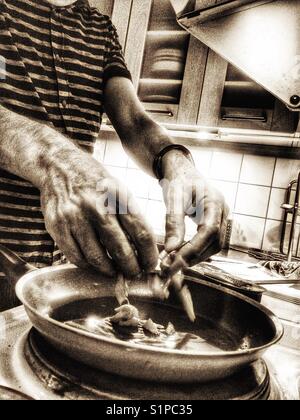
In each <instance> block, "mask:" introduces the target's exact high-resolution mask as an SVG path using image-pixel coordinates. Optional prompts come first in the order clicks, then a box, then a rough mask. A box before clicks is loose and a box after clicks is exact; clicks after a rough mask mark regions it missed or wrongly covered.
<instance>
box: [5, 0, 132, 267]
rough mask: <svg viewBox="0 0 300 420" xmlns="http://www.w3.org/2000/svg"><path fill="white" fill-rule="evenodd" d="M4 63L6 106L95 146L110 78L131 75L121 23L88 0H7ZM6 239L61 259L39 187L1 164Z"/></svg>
mask: <svg viewBox="0 0 300 420" xmlns="http://www.w3.org/2000/svg"><path fill="white" fill-rule="evenodd" d="M0 68H1V70H0V104H1V105H3V106H5V107H6V108H8V109H10V110H12V111H14V112H16V113H21V114H22V115H25V116H28V117H30V118H34V119H36V120H38V121H40V122H43V123H47V124H50V125H51V126H52V127H54V128H55V129H57V130H59V131H60V132H62V133H64V134H65V135H67V136H69V137H70V138H72V139H73V140H75V141H76V142H78V144H79V145H80V146H82V147H84V148H87V149H89V150H91V151H92V149H93V144H94V143H95V140H96V139H97V136H98V134H99V130H100V125H101V118H102V114H103V111H104V109H103V89H104V86H105V83H106V82H107V80H108V79H109V78H111V77H114V76H121V77H126V78H130V73H129V71H128V69H127V67H126V64H125V62H124V57H123V54H122V49H121V46H120V44H119V41H118V35H117V32H116V29H115V27H114V26H113V24H112V22H111V21H110V19H109V18H108V17H107V16H104V15H102V14H101V13H100V12H99V11H98V10H97V9H95V8H91V7H90V5H89V3H88V1H87V0H77V1H76V2H75V3H73V4H72V5H71V6H68V7H63V8H62V7H54V6H52V5H51V4H50V3H48V2H47V1H46V0H0ZM0 141H1V139H0ZM0 243H1V244H3V245H5V246H7V247H8V248H10V249H11V250H13V251H16V252H17V253H19V255H20V256H21V257H23V258H24V259H25V260H27V261H28V262H31V263H33V264H35V265H36V266H37V267H43V266H49V265H52V264H55V263H58V262H61V258H62V256H61V254H60V252H59V250H57V249H56V247H55V244H54V242H53V240H52V239H51V237H50V236H49V235H48V233H47V231H46V229H45V224H44V220H43V215H42V213H41V209H40V196H39V191H38V190H37V189H36V188H34V187H33V186H32V185H31V184H30V183H28V182H26V181H25V180H22V179H20V178H18V177H17V176H15V175H13V174H10V173H7V172H5V171H4V170H1V168H0Z"/></svg>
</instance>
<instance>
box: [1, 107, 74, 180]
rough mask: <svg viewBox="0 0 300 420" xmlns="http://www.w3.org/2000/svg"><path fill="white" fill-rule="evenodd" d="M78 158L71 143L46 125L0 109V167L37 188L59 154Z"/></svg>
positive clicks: (2, 108) (45, 177) (55, 162)
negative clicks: (72, 155)
mask: <svg viewBox="0 0 300 420" xmlns="http://www.w3.org/2000/svg"><path fill="white" fill-rule="evenodd" d="M65 153H70V154H74V155H76V154H78V153H80V150H79V149H78V148H77V147H76V146H75V144H73V143H72V141H71V140H69V139H68V138H66V137H65V136H63V135H62V134H60V133H58V132H57V131H55V130H54V129H52V128H51V127H49V126H47V125H46V124H42V123H39V122H36V121H34V120H30V119H29V118H26V117H23V116H21V115H19V114H16V113H14V112H12V111H10V110H8V109H6V108H5V107H3V106H2V105H0V167H1V168H2V169H4V170H6V171H8V172H11V173H13V174H15V175H17V176H20V177H21V178H23V179H26V180H28V181H30V182H31V183H32V184H33V185H35V186H36V187H37V188H40V187H41V186H42V185H43V184H44V182H45V179H47V177H48V176H49V169H50V167H51V166H52V165H55V164H58V162H57V156H59V155H60V154H65Z"/></svg>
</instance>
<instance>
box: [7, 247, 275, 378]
mask: <svg viewBox="0 0 300 420" xmlns="http://www.w3.org/2000/svg"><path fill="white" fill-rule="evenodd" d="M0 268H1V269H2V270H3V271H4V272H5V273H6V275H7V276H8V277H9V278H10V279H11V280H12V281H17V280H18V279H19V278H20V280H19V281H18V283H17V286H16V292H17V296H18V298H19V299H20V300H21V302H22V303H23V304H24V306H25V309H26V311H27V314H28V316H29V318H30V320H31V322H32V324H33V326H34V328H35V329H36V330H37V331H38V332H39V333H40V334H41V335H42V336H43V337H44V338H45V339H46V341H48V342H49V343H51V344H52V345H53V346H54V347H55V348H56V349H57V350H59V351H61V352H63V353H64V354H66V355H68V356H69V357H71V358H72V359H74V360H77V361H79V362H83V363H85V364H86V365H88V366H91V367H93V368H95V369H99V370H101V371H106V372H109V373H113V374H117V375H121V376H125V377H129V378H135V379H139V380H147V381H155V382H167V383H200V382H208V381H212V380H220V379H223V378H226V377H228V376H231V375H232V374H234V373H235V372H237V371H239V370H240V369H241V368H243V367H245V366H247V365H249V364H250V363H252V362H253V361H256V360H258V359H260V358H261V356H262V355H263V354H264V352H265V351H266V350H267V349H268V348H269V347H270V346H272V345H274V344H275V343H277V342H278V341H279V340H280V339H281V337H282V335H283V328H282V325H281V324H280V322H279V321H278V320H277V318H276V317H275V316H274V315H273V314H272V313H271V312H270V311H269V310H267V309H266V308H264V307H263V306H262V305H260V304H259V303H257V302H255V301H254V300H253V299H250V298H249V297H246V296H244V295H242V294H240V293H237V292H235V291H233V290H230V289H227V288H225V287H223V286H220V285H217V284H212V283H211V282H210V281H206V280H203V279H202V278H201V276H199V274H197V272H194V271H193V270H188V271H187V272H186V273H185V282H186V283H187V284H188V287H189V289H190V291H191V293H192V295H193V299H194V305H195V311H196V314H197V320H196V322H195V324H192V323H191V322H190V321H189V320H188V319H187V318H186V316H185V314H184V313H183V311H182V309H181V307H180V304H179V303H178V302H177V300H176V296H175V295H174V296H171V297H170V299H169V300H168V302H167V303H166V302H160V301H158V300H155V299H154V297H153V295H152V292H151V290H150V289H149V288H148V286H147V284H145V282H143V281H141V280H137V281H132V282H131V285H130V291H129V299H130V301H131V302H132V303H133V304H135V305H136V306H137V307H138V309H139V310H140V313H141V315H142V316H143V319H147V318H152V319H153V320H154V321H156V322H160V323H162V324H164V325H166V323H167V322H168V321H171V322H172V323H173V324H174V326H175V328H176V329H177V331H182V332H190V333H196V334H198V335H200V336H201V337H203V338H204V340H206V341H207V344H208V345H207V348H208V350H206V351H196V352H195V351H185V350H183V349H182V350H176V349H166V348H158V347H151V346H150V345H146V344H136V343H131V342H127V341H123V340H121V339H118V338H111V337H106V336H101V335H97V334H94V333H91V332H88V331H84V330H80V329H78V328H75V327H72V326H69V325H66V324H65V323H64V322H65V321H69V320H75V319H77V318H85V319H87V318H88V317H90V316H95V315H97V316H98V317H106V316H110V315H112V314H113V310H114V308H115V307H116V306H117V301H116V299H115V290H114V289H115V284H114V282H113V281H112V280H109V279H107V278H104V277H103V276H101V275H100V274H99V273H96V272H89V271H85V270H82V269H79V268H77V267H75V266H72V265H66V266H60V267H51V268H45V269H41V270H36V269H34V268H33V267H32V266H30V265H28V264H26V263H25V262H24V261H23V260H21V259H20V258H19V257H17V256H16V255H15V254H14V253H12V252H11V251H9V250H7V249H6V248H4V247H2V246H0Z"/></svg>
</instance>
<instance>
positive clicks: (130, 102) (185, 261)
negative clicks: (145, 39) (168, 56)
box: [105, 78, 228, 273]
mask: <svg viewBox="0 0 300 420" xmlns="http://www.w3.org/2000/svg"><path fill="white" fill-rule="evenodd" d="M105 107H106V111H107V113H108V116H109V118H110V119H111V121H112V123H113V125H114V126H115V128H116V130H117V132H118V134H119V136H120V138H121V140H122V143H123V145H124V147H125V149H127V150H128V152H129V153H130V154H131V156H132V157H133V158H134V159H135V160H136V161H137V162H138V163H139V164H140V166H141V167H142V168H144V169H145V170H146V171H147V172H148V173H150V174H152V175H153V171H152V165H153V161H154V158H155V156H156V155H157V154H158V153H159V152H160V151H161V150H162V149H163V148H164V147H166V146H168V145H170V144H172V143H174V141H173V140H172V139H171V138H170V136H169V135H168V133H167V132H166V130H164V129H163V128H162V127H160V126H159V125H158V124H156V123H155V122H154V121H153V120H152V119H151V118H150V117H149V116H148V115H147V114H146V112H145V111H144V109H143V106H142V104H141V103H140V101H139V99H138V97H137V95H136V92H135V90H134V88H133V86H132V84H131V82H130V81H129V80H127V79H125V78H123V79H122V78H112V79H111V80H109V82H108V83H107V86H106V90H105ZM199 169H200V170H201V168H199ZM163 172H164V178H165V180H167V181H169V182H167V183H166V184H165V185H166V186H167V187H165V188H164V191H163V193H164V198H165V203H166V207H167V217H166V243H165V247H166V250H167V251H168V252H173V251H177V252H176V257H175V256H174V260H173V264H171V267H170V272H171V273H175V272H176V271H177V270H179V269H181V268H182V267H183V266H185V265H194V264H196V263H199V262H201V261H203V260H206V259H207V258H209V257H210V256H211V255H213V254H215V253H217V252H218V251H219V250H220V248H221V246H222V241H223V239H224V233H225V230H226V221H227V216H228V209H227V206H226V204H225V202H224V198H223V196H222V194H220V193H219V191H217V190H216V189H214V188H213V187H212V186H211V185H210V184H209V183H208V181H207V180H206V178H205V177H204V176H203V175H202V174H201V173H200V172H198V170H197V169H196V168H195V167H194V166H193V164H192V163H191V162H190V160H189V159H188V158H187V157H186V156H185V155H184V154H183V153H182V152H180V151H177V150H172V151H170V152H168V153H167V154H166V155H165V157H164V159H163ZM178 203H180V204H179V206H178ZM186 216H190V217H191V218H192V219H193V221H194V222H195V224H196V225H197V234H196V235H195V236H194V238H192V239H191V241H190V242H189V243H188V244H186V245H185V246H183V247H182V248H181V246H182V245H183V242H184V238H185V217H186ZM179 248H180V250H179V251H178V249H179Z"/></svg>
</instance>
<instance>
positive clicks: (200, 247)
mask: <svg viewBox="0 0 300 420" xmlns="http://www.w3.org/2000/svg"><path fill="white" fill-rule="evenodd" d="M163 171H164V176H165V180H164V181H163V182H162V187H163V192H164V198H165V202H166V207H167V217H166V242H165V248H166V251H167V252H168V253H171V255H172V258H171V261H169V262H168V263H167V265H166V267H168V268H167V271H168V272H167V273H166V274H168V275H173V274H175V273H176V272H177V271H179V270H181V269H182V268H184V267H185V268H186V267H188V266H193V265H196V264H198V263H200V262H202V261H205V260H207V259H208V258H209V257H211V256H212V255H214V254H216V253H218V252H219V251H220V250H221V249H222V244H223V241H224V239H225V234H226V227H227V218H228V214H229V209H228V207H227V205H226V204H225V201H224V198H223V196H222V194H221V193H220V192H219V191H218V190H216V189H215V188H213V187H212V186H211V185H210V184H209V183H208V181H207V180H206V179H205V178H204V177H203V176H202V175H201V174H200V173H199V172H198V171H197V169H196V168H195V167H194V165H193V164H192V163H191V162H190V160H189V159H188V158H187V157H185V156H184V155H183V154H182V153H181V152H180V151H175V150H174V151H171V152H169V153H168V154H167V155H166V156H165V157H164V161H163ZM186 216H189V217H191V218H192V220H193V221H194V222H195V223H196V225H197V234H196V235H195V236H194V238H193V239H192V240H191V241H189V242H188V243H187V244H185V245H184V246H182V245H183V244H184V237H185V217H186Z"/></svg>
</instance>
